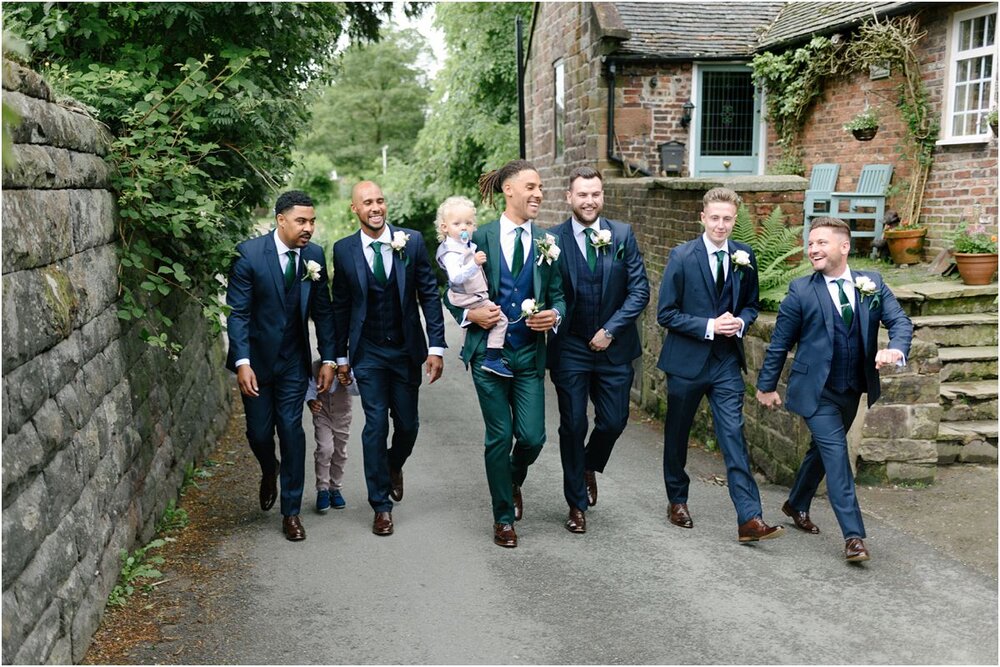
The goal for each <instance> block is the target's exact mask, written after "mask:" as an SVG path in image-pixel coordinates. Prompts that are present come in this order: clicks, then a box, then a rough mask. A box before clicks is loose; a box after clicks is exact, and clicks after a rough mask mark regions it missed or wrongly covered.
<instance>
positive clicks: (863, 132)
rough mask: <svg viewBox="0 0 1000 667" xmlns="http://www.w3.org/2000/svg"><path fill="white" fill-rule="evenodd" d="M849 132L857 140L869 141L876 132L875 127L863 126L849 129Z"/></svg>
mask: <svg viewBox="0 0 1000 667" xmlns="http://www.w3.org/2000/svg"><path fill="white" fill-rule="evenodd" d="M851 134H853V135H854V138H855V139H857V140H858V141H871V140H872V139H874V138H875V135H876V134H878V128H877V127H863V128H861V129H860V130H851Z"/></svg>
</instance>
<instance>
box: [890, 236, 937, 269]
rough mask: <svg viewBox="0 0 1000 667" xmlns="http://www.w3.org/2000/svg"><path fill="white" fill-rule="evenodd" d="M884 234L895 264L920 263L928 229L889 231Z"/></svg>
mask: <svg viewBox="0 0 1000 667" xmlns="http://www.w3.org/2000/svg"><path fill="white" fill-rule="evenodd" d="M884 234H885V241H886V243H887V244H888V245H889V256H890V257H891V258H892V262H893V264H919V263H920V260H921V258H922V255H923V252H924V237H925V236H927V230H926V229H887V230H886V231H885V232H884Z"/></svg>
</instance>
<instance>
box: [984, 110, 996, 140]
mask: <svg viewBox="0 0 1000 667" xmlns="http://www.w3.org/2000/svg"><path fill="white" fill-rule="evenodd" d="M986 124H987V125H989V126H990V129H991V130H993V136H994V137H995V136H998V133H997V108H996V107H993V108H992V109H990V111H989V113H987V114H986Z"/></svg>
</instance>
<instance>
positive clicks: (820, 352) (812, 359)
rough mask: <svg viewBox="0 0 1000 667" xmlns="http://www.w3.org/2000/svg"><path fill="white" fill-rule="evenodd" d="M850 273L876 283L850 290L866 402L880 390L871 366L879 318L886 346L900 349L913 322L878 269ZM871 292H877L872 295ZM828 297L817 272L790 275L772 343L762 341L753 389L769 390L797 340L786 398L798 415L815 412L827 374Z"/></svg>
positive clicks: (830, 357) (829, 346)
mask: <svg viewBox="0 0 1000 667" xmlns="http://www.w3.org/2000/svg"><path fill="white" fill-rule="evenodd" d="M851 275H852V276H854V279H855V280H857V278H858V277H860V276H866V277H868V278H871V279H872V280H873V281H874V282H875V286H876V288H877V292H876V294H875V295H872V296H862V295H861V294H860V293H858V292H857V291H855V304H857V305H856V307H855V314H856V316H857V317H858V318H859V320H858V324H859V325H860V326H861V338H862V341H863V342H864V362H863V363H864V373H865V384H866V385H867V390H868V406H869V407H871V406H872V404H874V403H875V401H877V400H878V397H879V395H880V394H881V393H882V388H881V384H880V383H879V375H878V371H877V370H875V353H876V352H877V351H878V327H879V322H881V323H883V324H885V326H886V327H887V328H888V329H889V347H890V348H892V349H895V350H899V351H901V352H902V353H903V354H904V355H908V354H909V353H910V340H911V339H912V336H913V324H912V323H911V322H910V318H909V317H907V316H906V313H904V312H903V309H902V308H901V307H900V305H899V302H898V301H897V300H896V297H895V296H893V294H892V292H891V291H890V290H889V288H888V287H886V285H885V283H884V282H883V281H882V276H881V275H879V274H878V273H876V272H874V271H852V272H851ZM876 295H877V297H878V298H875V297H876ZM831 301H832V300H831V298H830V292H829V290H828V289H827V287H826V280H825V279H824V278H823V274H822V273H820V272H818V271H817V272H815V273H813V275H811V276H804V277H802V278H798V279H796V280H793V281H792V283H791V285H789V286H788V295H787V296H786V297H785V298H784V300H783V301H782V302H781V307H780V308H779V309H778V320H777V322H776V323H775V325H774V333H773V334H772V335H771V344H770V345H768V347H767V352H766V353H765V355H764V363H763V364H762V365H761V369H760V374H759V375H758V376H757V389H758V390H760V391H763V392H770V391H774V390H775V389H776V388H777V386H778V378H779V377H780V375H781V369H782V367H783V366H784V364H785V358H786V357H787V355H788V351H789V350H791V348H792V346H793V345H796V344H797V345H798V347H797V348H796V349H795V359H794V360H793V361H792V367H791V372H790V373H789V375H788V391H787V392H786V396H785V404H786V405H787V406H788V409H789V410H790V411H792V412H794V413H795V414H798V415H802V416H803V417H811V416H812V415H813V414H815V413H816V409H817V407H818V406H819V397H820V394H822V393H823V387H824V386H825V385H826V380H827V377H829V375H830V365H831V363H832V362H833V319H832V317H833V316H834V315H835V313H834V312H832V311H831V309H830V307H829V306H830V303H831Z"/></svg>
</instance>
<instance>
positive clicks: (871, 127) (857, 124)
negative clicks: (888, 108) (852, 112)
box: [844, 107, 881, 141]
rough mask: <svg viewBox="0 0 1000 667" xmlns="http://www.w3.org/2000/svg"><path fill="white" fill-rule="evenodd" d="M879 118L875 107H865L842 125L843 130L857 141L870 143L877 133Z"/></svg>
mask: <svg viewBox="0 0 1000 667" xmlns="http://www.w3.org/2000/svg"><path fill="white" fill-rule="evenodd" d="M880 116H881V114H879V111H878V108H877V107H865V108H864V109H862V110H861V111H860V112H858V114H857V115H856V116H855V117H854V118H852V119H851V120H849V121H847V122H846V123H844V129H845V130H849V131H850V132H851V134H853V135H854V138H855V139H857V140H858V141H871V140H872V139H874V138H875V133H876V132H878V123H879V120H880Z"/></svg>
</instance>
